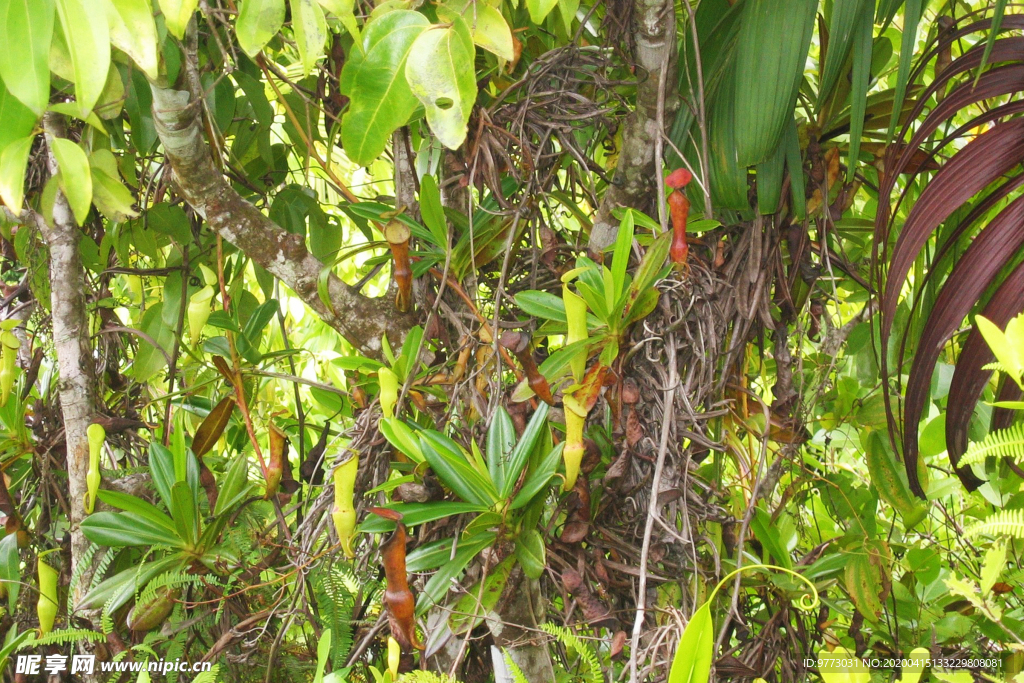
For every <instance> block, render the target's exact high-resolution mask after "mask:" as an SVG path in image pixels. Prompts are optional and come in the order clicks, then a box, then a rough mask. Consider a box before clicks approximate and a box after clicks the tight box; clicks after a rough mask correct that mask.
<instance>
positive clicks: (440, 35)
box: [405, 17, 476, 149]
mask: <svg viewBox="0 0 1024 683" xmlns="http://www.w3.org/2000/svg"><path fill="white" fill-rule="evenodd" d="M475 56H476V48H475V47H474V46H473V38H472V36H471V35H470V34H469V28H468V27H467V26H466V22H465V21H463V20H462V19H461V18H459V17H454V18H453V21H452V23H451V25H450V26H448V27H443V26H435V27H432V28H429V29H427V30H426V31H424V32H423V33H421V34H420V35H419V37H418V38H416V42H415V43H413V45H412V49H411V50H410V52H409V59H408V61H406V63H405V77H406V79H407V81H408V83H409V88H410V89H411V90H412V93H413V94H414V95H415V96H416V98H417V99H419V101H420V102H421V103H422V104H423V107H424V108H425V109H426V111H427V123H428V124H429V125H430V130H431V131H433V133H434V135H436V136H437V138H438V140H440V141H441V144H443V145H444V146H445V147H447V148H449V149H458V147H459V146H460V145H461V144H462V142H463V140H465V139H466V132H467V127H466V126H467V124H468V123H469V115H470V113H471V112H472V111H473V104H474V103H475V102H476V70H475V68H474V65H473V63H474V59H475Z"/></svg>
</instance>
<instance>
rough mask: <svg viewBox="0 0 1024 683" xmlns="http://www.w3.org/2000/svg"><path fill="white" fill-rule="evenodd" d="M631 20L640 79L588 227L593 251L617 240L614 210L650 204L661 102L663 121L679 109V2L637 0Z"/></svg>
mask: <svg viewBox="0 0 1024 683" xmlns="http://www.w3.org/2000/svg"><path fill="white" fill-rule="evenodd" d="M633 21H634V23H635V25H636V26H635V29H634V38H635V40H636V66H637V70H636V74H637V80H638V83H637V86H636V109H634V110H633V112H632V113H631V114H630V115H629V116H628V117H627V118H626V124H625V127H624V129H623V132H622V148H621V149H620V150H619V162H618V165H617V166H616V168H615V176H614V177H613V179H612V184H611V185H609V186H608V189H607V190H606V191H605V193H604V197H603V198H602V199H601V205H600V206H599V207H598V210H597V216H596V217H595V219H594V227H593V228H592V229H591V231H590V244H589V247H590V251H591V252H593V253H595V254H600V253H601V252H603V251H604V250H605V249H606V248H608V247H609V246H611V245H612V244H614V243H615V236H616V234H618V231H619V222H618V221H617V220H616V219H615V218H614V216H612V211H614V210H615V209H618V208H620V207H624V206H626V207H633V208H640V207H642V206H643V205H645V204H649V203H650V197H651V195H652V193H653V192H655V191H656V189H657V186H656V185H655V181H657V182H660V178H657V179H656V178H655V175H656V174H657V165H656V163H655V162H656V161H657V160H656V159H655V158H654V157H655V153H654V152H655V143H656V141H657V140H658V139H659V137H660V136H661V133H662V131H661V130H660V126H661V125H662V124H663V123H664V120H663V121H660V122H659V121H658V103H659V101H661V103H662V117H663V119H669V118H671V117H673V116H674V115H675V112H676V110H677V109H678V108H679V97H678V94H677V92H678V89H679V84H678V83H677V77H676V12H675V2H673V0H636V6H635V8H634V19H633ZM663 70H664V71H665V73H664V74H662V71H663ZM662 85H664V88H662V87H661V86H662Z"/></svg>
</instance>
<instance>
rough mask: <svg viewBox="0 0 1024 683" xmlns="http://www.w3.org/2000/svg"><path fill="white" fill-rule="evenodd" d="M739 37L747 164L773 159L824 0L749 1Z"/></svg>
mask: <svg viewBox="0 0 1024 683" xmlns="http://www.w3.org/2000/svg"><path fill="white" fill-rule="evenodd" d="M745 4H746V8H745V9H744V10H743V19H742V25H741V26H740V32H739V37H738V39H737V41H736V56H735V59H736V68H735V71H734V73H735V74H736V86H735V87H736V90H735V97H736V102H735V105H736V108H735V112H734V116H735V127H736V151H737V155H738V160H739V163H740V165H741V166H750V165H752V164H757V163H760V162H762V161H764V160H765V159H767V158H768V155H769V154H771V153H772V150H774V149H775V148H776V147H777V146H778V144H779V141H780V140H781V139H782V132H783V129H784V128H785V126H786V125H787V124H788V122H789V121H790V120H791V119H792V118H793V106H794V104H795V103H796V96H797V88H798V87H799V85H800V80H801V79H802V78H803V73H804V62H805V61H806V59H807V50H808V48H809V47H810V44H811V33H812V30H813V28H814V18H815V14H816V12H817V9H818V0H748V2H746V3H745Z"/></svg>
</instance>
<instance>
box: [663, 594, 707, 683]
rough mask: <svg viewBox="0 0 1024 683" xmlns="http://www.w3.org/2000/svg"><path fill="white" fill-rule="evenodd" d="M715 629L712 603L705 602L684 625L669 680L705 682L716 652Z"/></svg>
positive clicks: (688, 682)
mask: <svg viewBox="0 0 1024 683" xmlns="http://www.w3.org/2000/svg"><path fill="white" fill-rule="evenodd" d="M714 629H715V626H714V623H713V622H712V620H711V607H710V605H708V603H706V602H705V603H704V604H703V605H701V606H700V607H699V608H697V611H696V612H694V613H693V616H692V617H690V621H689V623H688V624H686V628H685V629H683V636H682V638H680V639H679V646H678V647H677V648H676V654H675V656H674V657H673V658H672V668H671V669H670V670H669V672H668V683H706V681H707V680H708V677H709V676H710V675H711V660H712V659H713V658H714V653H715V641H714Z"/></svg>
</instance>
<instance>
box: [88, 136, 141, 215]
mask: <svg viewBox="0 0 1024 683" xmlns="http://www.w3.org/2000/svg"><path fill="white" fill-rule="evenodd" d="M89 168H90V170H91V175H92V200H93V203H95V204H96V208H97V209H99V210H100V213H102V214H103V215H104V216H106V217H107V218H109V219H110V220H112V221H118V222H123V221H124V220H125V219H127V218H133V217H135V216H138V215H139V214H138V213H137V212H136V211H135V210H134V209H132V203H133V202H134V197H133V196H132V193H131V191H130V190H129V189H128V188H127V187H125V186H124V184H123V183H122V182H121V178H120V176H119V174H118V171H117V160H116V159H115V158H114V155H113V154H112V153H111V152H110V150H106V149H99V150H96V151H95V152H93V153H92V154H91V155H89Z"/></svg>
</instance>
